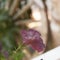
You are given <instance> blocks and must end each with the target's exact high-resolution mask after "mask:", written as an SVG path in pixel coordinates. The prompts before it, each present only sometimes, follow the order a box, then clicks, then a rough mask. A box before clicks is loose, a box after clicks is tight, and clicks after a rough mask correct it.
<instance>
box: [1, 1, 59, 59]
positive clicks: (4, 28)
mask: <svg viewBox="0 0 60 60" xmlns="http://www.w3.org/2000/svg"><path fill="white" fill-rule="evenodd" d="M22 29H34V30H36V31H38V32H39V33H41V38H42V39H43V43H44V44H45V46H46V47H45V49H44V50H43V51H41V52H37V51H35V50H33V49H32V48H31V47H29V46H26V47H24V48H23V49H22V48H21V51H20V47H21V45H22V39H21V35H20V31H21V30H22ZM59 45H60V0H0V53H1V54H0V58H1V60H6V59H7V60H29V59H31V58H32V57H36V56H38V55H40V54H43V53H45V52H47V51H48V50H50V49H53V48H55V47H57V46H59ZM21 52H22V53H21ZM12 53H13V54H12ZM11 56H12V57H13V58H12V57H11ZM6 57H7V58H6ZM8 57H9V58H8ZM10 57H11V58H10ZM15 57H16V58H15Z"/></svg>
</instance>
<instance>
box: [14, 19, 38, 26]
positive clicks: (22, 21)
mask: <svg viewBox="0 0 60 60" xmlns="http://www.w3.org/2000/svg"><path fill="white" fill-rule="evenodd" d="M31 22H38V21H34V20H31V19H28V20H19V21H18V22H16V23H15V24H16V25H23V24H27V23H31Z"/></svg>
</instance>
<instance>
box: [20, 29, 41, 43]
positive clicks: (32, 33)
mask: <svg viewBox="0 0 60 60" xmlns="http://www.w3.org/2000/svg"><path fill="white" fill-rule="evenodd" d="M40 35H41V34H40V33H39V32H37V31H36V30H33V29H29V30H22V31H21V36H22V39H23V43H25V44H29V42H31V41H32V40H35V39H37V40H39V39H40Z"/></svg>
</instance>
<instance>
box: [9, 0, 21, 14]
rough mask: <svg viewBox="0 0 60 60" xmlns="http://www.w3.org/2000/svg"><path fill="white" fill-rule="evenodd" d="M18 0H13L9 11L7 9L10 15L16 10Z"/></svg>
mask: <svg viewBox="0 0 60 60" xmlns="http://www.w3.org/2000/svg"><path fill="white" fill-rule="evenodd" d="M19 1H20V0H14V1H13V4H12V5H11V8H10V11H9V14H10V15H13V13H14V12H15V11H16V8H17V6H18V4H19Z"/></svg>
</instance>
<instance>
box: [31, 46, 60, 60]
mask: <svg viewBox="0 0 60 60" xmlns="http://www.w3.org/2000/svg"><path fill="white" fill-rule="evenodd" d="M41 59H43V60H60V46H59V47H57V48H55V49H52V50H50V51H48V52H46V53H44V54H42V55H40V56H37V57H35V58H33V59H32V60H41Z"/></svg>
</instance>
